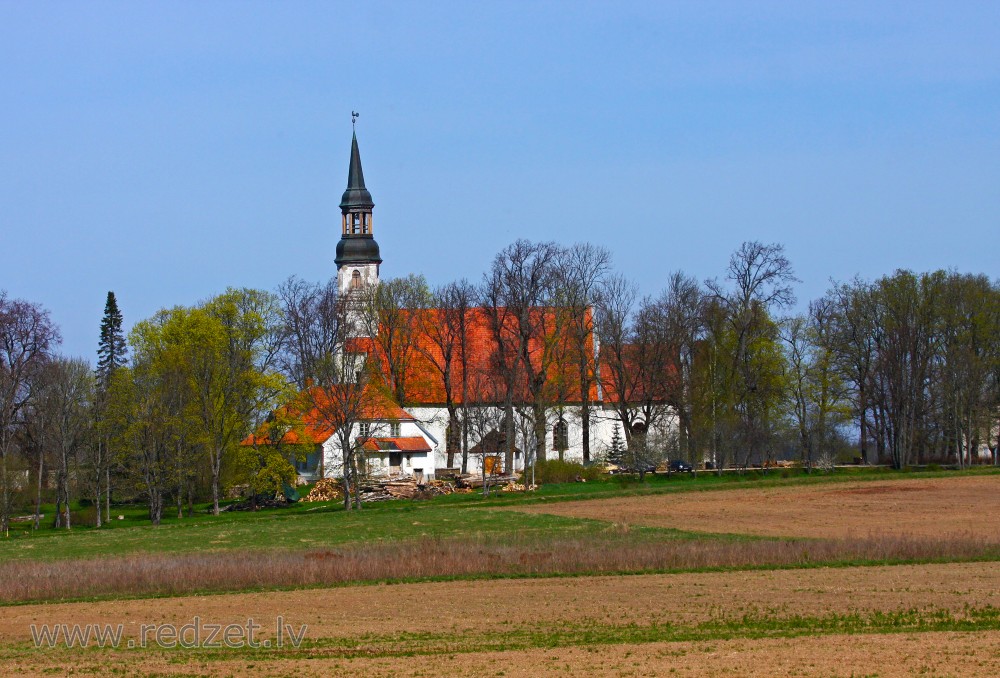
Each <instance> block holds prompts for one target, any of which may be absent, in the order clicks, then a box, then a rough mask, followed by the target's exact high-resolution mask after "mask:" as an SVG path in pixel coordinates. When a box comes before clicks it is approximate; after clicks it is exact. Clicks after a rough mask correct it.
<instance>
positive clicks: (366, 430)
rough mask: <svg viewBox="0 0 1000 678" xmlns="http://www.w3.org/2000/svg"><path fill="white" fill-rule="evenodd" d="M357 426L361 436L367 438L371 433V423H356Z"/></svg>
mask: <svg viewBox="0 0 1000 678" xmlns="http://www.w3.org/2000/svg"><path fill="white" fill-rule="evenodd" d="M358 428H359V429H360V432H361V437H362V438H367V437H369V436H370V435H371V434H372V425H371V424H370V423H368V422H367V421H363V422H361V423H360V424H358Z"/></svg>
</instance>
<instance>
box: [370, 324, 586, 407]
mask: <svg viewBox="0 0 1000 678" xmlns="http://www.w3.org/2000/svg"><path fill="white" fill-rule="evenodd" d="M565 312H566V309H558V308H537V309H533V310H532V311H531V313H532V323H533V324H535V325H536V326H538V327H541V328H547V329H545V336H546V338H544V339H543V338H542V337H533V338H532V339H531V340H530V341H529V344H528V352H529V354H530V355H531V360H532V364H533V365H534V366H535V367H536V368H537V366H538V365H539V364H540V362H541V361H542V360H545V359H546V357H545V352H546V351H550V352H551V351H556V352H563V353H564V354H567V353H569V354H572V353H573V349H574V347H573V346H572V342H571V341H570V336H571V335H570V333H569V332H565V331H561V328H563V327H564V326H565V321H566V318H565V317H564V316H561V315H560V314H563V313H565ZM411 313H412V314H413V315H414V316H415V318H414V323H415V326H416V327H417V328H418V331H417V334H416V338H415V342H414V343H415V349H416V350H414V352H413V355H412V357H411V359H410V364H409V367H408V370H407V372H406V375H405V376H406V383H405V387H406V395H407V402H408V403H411V404H420V405H443V404H444V403H445V401H446V397H445V387H444V377H443V376H442V374H441V368H442V367H444V354H443V351H442V350H441V347H440V346H439V345H438V344H437V343H436V342H435V341H434V339H433V338H432V337H431V335H430V334H429V333H428V329H427V328H433V327H440V326H441V325H442V323H444V322H445V313H446V311H445V310H443V309H439V308H431V309H420V310H416V311H412V312H411ZM586 313H587V317H586V320H587V322H588V324H589V322H590V316H591V311H590V309H587V311H586ZM465 323H466V328H467V332H468V334H467V337H468V339H467V353H468V361H467V362H468V382H469V399H470V401H471V402H472V403H497V402H500V401H501V400H502V399H503V397H504V388H503V385H502V383H501V381H500V379H501V378H500V377H499V376H498V375H497V374H496V371H495V370H494V365H495V361H496V360H497V359H498V358H497V356H498V351H497V349H498V347H499V345H498V343H497V339H496V333H495V332H494V329H493V320H492V316H491V313H490V311H489V310H488V309H486V308H471V309H469V310H468V311H467V312H466V316H465ZM502 323H503V325H502V327H503V329H502V335H503V336H504V337H505V345H506V347H507V349H508V350H507V352H506V353H507V355H508V356H513V355H514V354H515V353H516V352H517V350H518V339H517V336H516V334H517V328H518V321H517V318H515V317H514V316H513V314H510V315H507V316H506V317H503V319H502ZM553 342H555V343H553ZM362 345H363V344H362V343H361V342H359V343H358V344H356V346H357V347H360V346H362ZM371 349H372V351H373V352H374V353H375V354H376V355H378V356H379V360H380V363H381V366H382V371H383V373H385V374H388V371H389V370H388V360H387V359H386V357H385V355H384V354H383V353H382V352H381V350H380V348H379V342H378V340H377V339H376V340H375V341H373V342H372V343H371ZM585 351H586V353H587V358H588V359H589V360H590V361H593V353H594V342H593V340H592V339H588V340H587V342H586V348H585ZM549 363H550V365H551V367H550V368H549V376H548V381H549V388H550V390H551V391H552V393H551V396H550V397H549V398H548V399H549V400H550V401H556V400H560V401H562V402H580V383H579V379H580V378H579V367H578V366H577V361H576V360H575V359H569V360H562V361H554V360H551V359H550V360H549ZM559 363H561V365H562V367H561V369H560V367H559ZM451 372H452V375H451V379H452V398H453V400H454V401H455V402H458V401H460V400H461V385H462V361H461V349H460V347H458V346H456V348H455V349H454V352H453V357H452V364H451ZM597 397H598V389H597V385H596V382H595V383H594V384H592V385H591V387H590V399H591V401H596V400H597ZM515 398H516V400H518V401H522V402H523V401H527V400H529V398H528V393H527V390H526V388H522V389H521V392H519V393H518V394H516V396H515Z"/></svg>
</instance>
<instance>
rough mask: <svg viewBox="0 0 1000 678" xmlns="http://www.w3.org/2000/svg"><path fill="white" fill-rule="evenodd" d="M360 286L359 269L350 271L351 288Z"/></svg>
mask: <svg viewBox="0 0 1000 678" xmlns="http://www.w3.org/2000/svg"><path fill="white" fill-rule="evenodd" d="M359 287H361V271H357V270H355V271H354V273H351V289H352V290H356V289H358V288H359Z"/></svg>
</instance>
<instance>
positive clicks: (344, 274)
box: [334, 113, 382, 294]
mask: <svg viewBox="0 0 1000 678" xmlns="http://www.w3.org/2000/svg"><path fill="white" fill-rule="evenodd" d="M354 118H357V113H353V114H352V122H353V119H354ZM374 208H375V203H374V202H372V194H371V193H369V192H368V189H367V188H365V175H364V172H362V170H361V153H360V152H359V151H358V135H357V133H355V134H353V138H352V139H351V165H350V169H349V170H348V173H347V190H346V191H344V196H343V197H342V198H341V199H340V212H341V221H340V226H341V231H340V233H341V235H340V242H338V243H337V258H336V259H335V260H334V262H335V263H336V264H337V289H338V290H339V291H340V293H341V294H349V293H350V292H351V291H352V290H356V289H360V288H361V287H363V286H366V285H377V284H378V268H379V265H380V264H381V263H382V258H381V257H380V256H379V249H378V243H377V242H375V235H374V233H373V232H372V210H373V209H374Z"/></svg>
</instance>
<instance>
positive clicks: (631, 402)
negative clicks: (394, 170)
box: [0, 240, 1000, 530]
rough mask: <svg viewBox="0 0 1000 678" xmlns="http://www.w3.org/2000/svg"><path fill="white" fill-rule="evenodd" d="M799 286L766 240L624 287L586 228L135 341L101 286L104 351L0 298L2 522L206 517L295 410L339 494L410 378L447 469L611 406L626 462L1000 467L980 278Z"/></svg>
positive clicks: (553, 446) (283, 447) (292, 423)
mask: <svg viewBox="0 0 1000 678" xmlns="http://www.w3.org/2000/svg"><path fill="white" fill-rule="evenodd" d="M795 282H796V279H795V277H794V273H793V270H792V266H791V263H790V262H789V261H788V260H787V258H786V257H785V255H784V252H783V249H782V247H781V246H780V245H774V244H762V243H757V242H748V243H744V244H743V245H742V246H741V247H740V248H739V249H738V250H737V251H736V252H734V253H733V255H732V257H731V258H730V261H729V265H728V267H727V269H726V271H725V275H724V276H722V277H721V278H720V279H716V280H708V281H704V282H700V281H698V280H696V279H694V278H692V277H690V276H687V275H685V274H683V273H674V274H671V275H669V276H667V278H666V284H665V288H664V290H663V291H662V292H660V293H659V294H658V295H655V296H645V297H641V296H640V295H639V293H638V290H637V288H636V286H635V285H634V284H633V283H631V282H630V281H629V280H627V279H626V278H625V277H624V276H622V275H620V274H618V273H616V272H615V271H614V270H613V268H612V260H611V256H610V254H609V253H608V252H607V251H606V250H604V249H602V248H600V247H595V246H593V245H590V244H577V245H573V246H571V247H561V246H559V245H557V244H555V243H536V242H529V241H524V240H519V241H517V242H515V243H513V244H511V245H510V246H508V247H506V248H505V249H504V250H502V251H501V252H499V253H498V254H497V255H496V257H495V258H494V260H493V262H492V264H491V266H490V269H489V270H488V271H487V272H486V273H485V274H484V276H483V278H482V279H481V280H480V281H479V282H478V283H477V284H474V283H470V282H468V281H465V280H462V281H457V282H452V283H449V284H446V285H442V286H439V287H436V288H433V289H432V288H430V287H429V286H428V285H427V283H426V280H425V279H424V278H423V277H421V276H409V277H405V278H397V279H390V280H385V281H383V282H382V283H380V284H379V285H378V286H376V287H374V288H368V289H365V288H362V289H361V290H356V291H354V292H352V293H351V294H350V295H348V296H346V297H345V296H344V295H340V294H338V291H337V287H336V283H335V281H330V282H328V283H326V284H313V283H307V282H304V281H301V280H298V279H295V278H292V279H289V280H288V281H286V282H285V283H284V284H282V285H281V286H280V287H279V289H278V290H276V291H275V292H274V293H271V292H266V291H260V290H248V289H241V290H228V291H227V292H225V293H224V294H221V295H219V296H217V297H214V298H212V299H209V300H208V301H206V302H204V303H201V304H198V305H196V306H193V307H177V308H173V309H167V310H163V311H161V312H159V313H158V314H156V315H155V316H154V317H153V318H150V319H147V320H143V321H141V322H139V323H137V324H136V325H135V326H134V328H133V330H132V332H131V333H130V335H129V338H128V344H127V345H126V342H125V338H124V336H123V333H122V317H121V314H120V312H119V311H118V308H117V304H116V302H115V299H114V295H113V294H110V293H109V296H108V301H107V306H106V309H105V316H104V319H103V321H102V325H101V335H100V342H99V356H98V357H99V360H98V364H97V368H96V370H92V369H91V367H90V366H89V365H88V364H87V363H86V362H85V361H82V360H79V359H68V358H64V357H61V356H59V355H57V353H56V348H57V346H58V343H59V332H58V329H57V328H56V326H55V325H54V323H53V322H52V321H51V319H50V317H49V315H48V314H47V313H46V312H45V311H44V309H42V308H41V307H39V306H38V305H36V304H31V303H29V302H24V301H20V300H12V299H8V298H7V296H6V295H0V399H2V400H0V462H2V463H0V485H2V487H0V490H2V497H0V503H2V506H0V509H2V511H0V520H2V527H3V529H4V530H6V529H7V527H8V524H9V520H10V517H11V516H12V515H13V513H12V512H13V511H14V510H15V509H16V508H22V507H25V506H28V505H30V504H34V506H33V508H34V513H35V516H36V517H35V520H36V521H37V520H38V518H37V514H38V513H39V511H38V506H39V504H40V502H41V500H42V496H43V494H44V493H45V492H49V493H51V495H52V498H53V499H54V500H55V502H56V504H57V511H56V514H57V517H56V518H55V520H56V521H57V523H58V524H59V525H62V526H65V527H70V526H71V518H72V516H71V513H70V511H69V506H70V503H71V501H72V500H73V499H74V498H80V497H86V498H87V499H88V500H89V501H91V502H92V503H93V504H94V506H95V507H96V517H95V522H96V523H97V524H100V522H101V520H102V509H103V519H104V520H107V519H109V518H110V501H111V497H112V492H114V493H115V494H117V495H118V496H120V497H122V498H126V497H140V496H141V497H143V498H144V499H145V500H146V501H147V502H148V504H149V507H150V518H151V520H152V521H153V522H154V523H155V522H158V521H159V519H160V517H161V515H162V513H163V511H164V509H165V506H166V505H167V504H168V503H169V502H173V503H174V504H175V506H176V509H177V513H178V515H183V513H184V509H185V506H186V507H187V509H188V511H189V512H190V510H191V507H192V505H193V503H194V502H195V501H200V500H205V499H210V500H211V502H212V505H213V508H214V510H215V511H218V510H219V501H220V499H221V497H222V492H223V490H224V489H225V487H226V486H227V485H229V484H232V483H240V484H245V485H248V486H249V487H250V488H251V489H252V490H253V492H257V491H271V490H273V489H275V488H280V487H281V485H282V484H283V483H286V482H290V481H291V480H293V479H294V473H295V472H294V468H293V467H292V465H291V464H290V463H289V459H291V458H295V457H296V456H301V455H302V454H304V453H305V452H306V451H308V449H309V447H308V445H288V444H287V441H288V439H289V437H288V433H289V432H293V433H294V432H295V431H296V429H297V428H298V427H300V426H301V418H300V417H299V415H300V414H301V413H302V412H304V411H306V410H312V411H314V412H316V413H317V416H318V418H319V420H320V421H321V423H322V424H323V425H324V428H326V429H328V430H330V431H333V432H334V434H335V435H336V436H338V438H339V442H340V447H341V449H342V451H343V459H342V460H341V462H342V464H341V467H342V469H343V471H342V473H343V476H344V482H345V486H346V488H347V489H348V492H347V493H345V495H346V496H345V504H346V505H347V506H350V505H351V504H352V497H353V503H354V505H355V506H360V501H359V499H358V491H357V490H358V487H359V484H360V482H361V479H362V476H363V474H364V468H365V464H364V457H363V454H362V453H361V450H360V442H361V441H359V440H358V439H357V438H356V437H355V438H352V431H353V430H354V427H355V425H356V424H357V423H359V422H360V421H362V420H363V419H365V418H366V412H367V410H366V408H367V407H369V406H370V402H371V401H372V399H373V398H374V397H376V394H378V395H379V397H382V396H385V395H388V396H390V397H391V398H392V399H393V400H395V401H396V402H397V403H398V404H400V405H401V406H403V407H407V406H412V405H415V404H420V403H421V394H422V393H424V392H425V390H426V387H427V384H426V383H421V381H420V380H421V379H424V380H426V379H431V380H433V381H434V387H435V392H436V393H440V394H442V399H443V400H444V402H443V403H442V404H443V405H444V409H445V410H446V412H447V417H448V436H447V441H446V446H447V454H448V459H447V463H448V466H449V467H461V468H462V469H463V470H465V469H466V467H467V465H468V460H469V455H470V450H472V449H473V447H474V446H475V443H477V442H479V441H480V440H482V439H483V438H484V437H485V436H486V435H487V434H488V433H491V432H494V433H497V435H496V436H495V439H496V440H499V441H500V442H501V444H502V446H503V447H504V449H503V450H502V453H503V456H504V459H503V463H504V467H506V468H512V467H513V465H514V455H515V450H516V449H517V445H518V443H520V445H521V446H522V447H523V448H524V452H525V454H526V456H527V458H528V459H527V461H528V464H529V465H530V464H531V462H532V461H533V460H536V459H537V460H544V459H546V457H547V456H548V455H549V454H550V453H551V452H553V451H554V452H556V453H558V454H559V455H560V456H562V453H563V451H564V450H565V448H566V447H567V445H566V440H565V434H564V433H561V434H559V435H556V436H550V435H548V433H549V432H551V431H553V430H554V429H555V430H556V431H557V433H558V432H559V431H564V430H565V429H559V426H565V422H566V421H567V420H574V421H576V422H578V423H579V428H580V430H581V432H582V440H581V446H582V451H583V458H584V461H585V462H589V461H592V460H593V459H595V458H597V457H599V456H603V455H606V454H607V452H608V450H603V449H594V446H593V445H592V441H591V435H590V429H591V425H592V423H593V421H592V419H593V418H594V417H607V418H612V419H614V420H615V421H616V430H617V429H618V428H619V427H620V430H621V432H622V433H623V435H624V441H622V448H623V449H626V448H627V450H628V454H629V455H630V458H631V459H632V460H633V462H636V463H638V462H643V461H648V460H651V459H653V458H658V457H662V456H671V457H684V458H687V459H689V460H690V461H692V462H694V463H700V462H702V461H703V460H709V461H711V462H713V463H714V464H715V465H716V467H717V468H719V469H721V468H722V467H724V466H732V465H735V466H738V467H741V468H745V467H747V466H748V465H750V464H754V463H764V462H767V461H769V460H774V459H775V458H777V457H778V456H787V455H788V454H794V455H797V456H798V457H800V458H801V459H802V461H803V462H804V464H805V465H806V466H807V467H809V468H811V467H812V466H814V465H816V464H828V463H831V460H832V459H834V458H835V457H836V456H837V455H838V454H841V453H843V450H844V449H845V447H846V446H847V445H848V442H847V441H849V440H853V441H857V450H858V451H857V453H856V454H857V456H860V457H861V458H863V459H864V460H865V461H866V462H870V463H875V462H877V461H881V460H885V461H888V462H890V463H892V464H893V465H894V466H896V467H903V466H905V465H907V464H911V463H926V462H929V461H947V462H952V463H958V464H962V465H965V464H970V463H974V462H976V461H977V459H979V451H980V450H981V449H983V448H984V447H989V448H990V449H992V451H993V460H994V462H995V461H996V428H997V422H998V420H997V413H998V411H1000V410H998V406H1000V331H998V330H1000V288H998V286H997V284H996V283H994V282H991V281H990V280H989V279H988V278H986V277H985V276H973V275H963V274H958V273H954V272H943V271H939V272H934V273H928V274H914V273H910V272H907V271H899V272H896V273H894V274H893V275H891V276H886V277H883V278H880V279H878V280H876V281H862V280H854V281H851V282H848V283H843V284H837V285H834V286H833V287H832V288H831V289H830V290H829V291H828V292H827V294H825V295H824V296H823V297H821V298H819V299H816V300H814V301H813V302H811V303H810V304H809V305H808V310H807V311H806V312H804V313H801V314H798V315H790V314H789V310H790V309H791V307H792V306H793V304H794V302H795V299H794V294H793V285H794V283H795ZM484 333H485V334H486V335H488V337H487V338H485V339H484V336H483V334H484ZM365 337H367V338H368V339H365ZM484 347H486V349H485V351H484ZM129 349H130V350H129ZM129 353H130V355H128V354H129ZM369 356H373V357H369ZM415 367H419V369H415ZM415 375H418V376H415ZM598 400H599V404H600V407H594V405H595V404H598V403H597V402H596V401H598ZM483 405H488V406H486V407H484V406H483ZM254 432H256V433H257V435H256V436H255V437H254V438H253V441H254V442H255V443H256V444H254V445H241V444H240V442H241V441H243V440H244V439H246V438H247V436H248V435H250V434H251V433H254ZM293 437H294V436H293ZM550 441H551V442H550ZM301 442H305V443H308V441H307V440H306V441H301ZM615 452H616V454H619V453H620V452H621V450H616V451H615ZM29 497H30V498H31V500H32V501H30V502H29V501H28V498H29Z"/></svg>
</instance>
